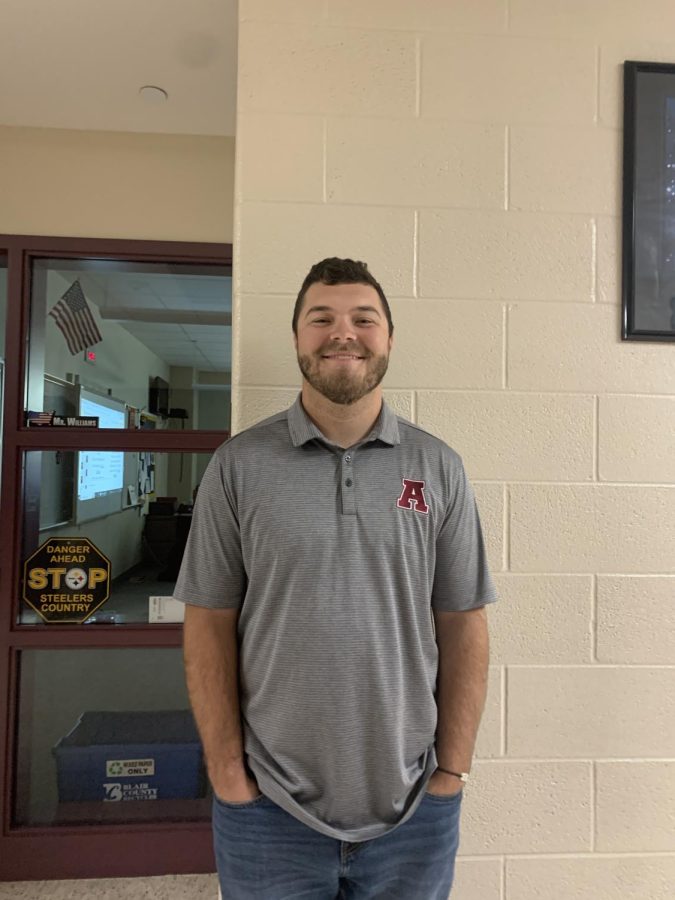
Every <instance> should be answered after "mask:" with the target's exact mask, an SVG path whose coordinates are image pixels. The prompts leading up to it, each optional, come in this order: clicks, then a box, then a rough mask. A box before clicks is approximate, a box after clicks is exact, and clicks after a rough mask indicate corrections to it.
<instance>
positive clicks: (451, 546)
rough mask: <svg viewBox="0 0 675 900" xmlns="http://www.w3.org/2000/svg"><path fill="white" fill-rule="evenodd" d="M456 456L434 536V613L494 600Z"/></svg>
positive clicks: (482, 545)
mask: <svg viewBox="0 0 675 900" xmlns="http://www.w3.org/2000/svg"><path fill="white" fill-rule="evenodd" d="M456 459H457V464H456V466H453V468H454V469H455V474H454V478H453V480H452V482H451V484H452V491H451V497H450V500H449V503H448V508H447V512H446V516H445V519H444V521H443V524H442V525H441V528H440V531H439V534H438V537H437V539H436V567H435V570H434V586H433V590H432V594H431V605H432V607H433V609H435V610H437V611H438V612H453V611H457V612H459V611H461V610H468V609H475V608H476V607H479V606H484V605H485V604H486V603H494V602H495V600H497V592H496V590H495V587H494V584H493V583H492V578H491V577H490V571H489V569H488V564H487V559H486V554H485V542H484V541H483V532H482V529H481V524H480V516H479V515H478V508H477V506H476V499H475V497H474V493H473V489H472V487H471V484H470V483H469V479H468V478H467V476H466V472H465V471H464V466H463V464H462V462H461V460H459V458H456Z"/></svg>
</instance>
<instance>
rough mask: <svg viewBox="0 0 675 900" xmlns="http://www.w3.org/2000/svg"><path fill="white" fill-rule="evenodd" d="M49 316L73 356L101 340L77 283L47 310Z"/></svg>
mask: <svg viewBox="0 0 675 900" xmlns="http://www.w3.org/2000/svg"><path fill="white" fill-rule="evenodd" d="M49 315H50V316H52V318H53V319H54V321H55V322H56V324H57V325H58V327H59V328H60V329H61V331H62V332H63V336H64V338H65V339H66V343H67V344H68V349H69V350H70V352H71V353H72V354H73V356H75V354H76V353H81V352H82V350H86V349H87V347H93V346H94V344H98V343H100V342H101V341H102V340H103V338H102V336H101V332H100V331H99V330H98V328H97V327H96V322H95V321H94V317H93V316H92V314H91V310H90V309H89V307H88V306H87V301H86V300H85V299H84V294H83V293H82V288H81V287H80V282H79V281H74V282H73V283H72V284H71V286H70V287H69V288H68V290H67V291H66V292H65V294H64V295H63V297H61V299H60V300H59V302H58V303H56V304H55V306H54V307H53V308H52V309H50V310H49Z"/></svg>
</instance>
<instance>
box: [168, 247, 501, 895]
mask: <svg viewBox="0 0 675 900" xmlns="http://www.w3.org/2000/svg"><path fill="white" fill-rule="evenodd" d="M292 329H293V336H294V341H295V347H296V351H297V356H298V364H299V366H300V371H301V372H302V376H303V381H302V391H301V394H300V396H299V397H298V399H297V400H296V402H295V404H294V405H293V406H292V407H291V408H290V409H289V410H286V411H284V412H282V413H278V414H277V415H275V416H272V417H271V418H269V419H266V420H265V421H264V422H261V423H259V424H258V425H256V426H254V427H253V428H249V429H248V430H246V431H244V432H242V433H241V434H238V435H236V436H235V437H233V438H231V439H230V440H229V441H227V442H226V443H225V444H223V445H222V446H221V447H220V448H219V449H218V450H217V451H216V453H215V455H214V457H213V459H212V461H211V463H210V464H209V468H208V469H207V472H206V473H205V475H204V478H203V480H202V482H201V485H200V489H199V496H198V500H197V503H196V506H195V511H194V518H193V525H192V530H191V533H190V538H189V541H188V546H187V549H186V553H185V556H184V558H183V565H182V568H181V573H180V577H179V580H178V583H177V585H176V593H175V596H176V597H177V598H178V599H179V600H182V601H183V602H185V603H186V604H187V606H186V613H185V632H184V635H185V664H186V673H187V681H188V688H189V691H190V698H191V702H192V706H193V710H194V713H195V718H196V721H197V724H198V726H199V731H200V734H201V737H202V742H203V745H204V752H205V756H206V761H207V766H208V771H209V777H210V779H211V783H212V786H213V791H214V813H213V829H214V846H215V852H216V860H217V865H218V872H219V877H220V883H221V890H222V893H223V897H224V898H225V897H226V898H228V900H294V898H300V897H306V898H308V900H339V898H344V900H347V898H349V900H447V897H448V893H449V891H450V888H451V885H452V879H453V872H454V862H455V854H456V851H457V846H458V841H459V816H460V807H461V801H462V789H463V784H464V782H465V781H466V780H467V779H468V772H469V769H470V767H471V760H472V756H473V749H474V744H475V739H476V733H477V730H478V724H479V722H480V717H481V714H482V710H483V705H484V702H485V691H486V679H487V665H488V636H487V623H486V615H485V606H486V604H488V603H491V602H492V601H494V600H495V599H496V595H495V591H494V587H493V585H492V582H491V579H490V575H489V572H488V568H487V563H486V560H485V549H484V545H483V538H482V533H481V527H480V522H479V517H478V512H477V510H476V504H475V500H474V497H473V492H472V490H471V486H470V484H469V482H468V480H467V478H466V475H465V472H464V468H463V465H462V462H461V459H460V458H459V456H458V455H457V454H456V453H455V452H454V451H453V450H451V449H450V448H449V447H448V446H447V445H446V444H444V443H443V442H442V441H440V440H439V439H438V438H436V437H434V436H433V435H430V434H429V433H428V432H426V431H424V430H423V429H420V428H419V427H417V426H416V425H414V424H412V423H410V422H407V421H406V420H404V419H401V418H399V417H397V416H396V415H394V413H393V412H392V411H391V409H389V407H388V406H387V405H386V403H385V402H384V401H383V397H382V387H381V383H382V379H383V378H384V376H385V373H386V371H387V366H388V362H389V354H390V352H391V349H392V345H393V334H394V326H393V322H392V317H391V311H390V308H389V304H388V302H387V299H386V296H385V294H384V292H383V290H382V288H381V287H380V285H379V284H378V282H377V281H376V280H375V278H373V276H372V275H371V273H370V272H369V270H368V268H367V266H366V265H365V264H364V263H360V262H354V261H353V260H349V259H336V258H332V259H326V260H323V261H322V262H320V263H317V264H316V265H315V266H313V267H312V269H311V270H310V272H309V274H308V275H307V277H306V278H305V280H304V283H303V285H302V287H301V289H300V292H299V294H298V298H297V300H296V304H295V309H294V313H293V321H292Z"/></svg>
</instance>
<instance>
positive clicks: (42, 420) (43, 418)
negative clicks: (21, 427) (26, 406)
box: [27, 411, 54, 425]
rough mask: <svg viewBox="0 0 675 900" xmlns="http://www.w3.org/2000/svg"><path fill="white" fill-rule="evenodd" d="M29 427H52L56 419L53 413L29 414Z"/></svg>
mask: <svg viewBox="0 0 675 900" xmlns="http://www.w3.org/2000/svg"><path fill="white" fill-rule="evenodd" d="M27 418H28V424H29V425H51V424H52V420H53V418H54V413H53V412H30V411H29V412H28V416H27Z"/></svg>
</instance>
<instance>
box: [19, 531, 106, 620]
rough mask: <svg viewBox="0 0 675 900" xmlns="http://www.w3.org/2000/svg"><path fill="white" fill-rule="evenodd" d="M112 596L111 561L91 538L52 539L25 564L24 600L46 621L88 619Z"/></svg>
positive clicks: (39, 548)
mask: <svg viewBox="0 0 675 900" xmlns="http://www.w3.org/2000/svg"><path fill="white" fill-rule="evenodd" d="M109 596H110V560H109V559H108V557H107V556H104V555H103V554H102V553H101V551H100V550H99V549H98V547H96V546H95V545H94V544H92V542H91V541H90V540H89V538H83V537H59V538H51V539H50V540H48V541H45V542H44V544H42V546H41V547H38V549H37V550H36V551H35V553H33V555H32V556H29V557H28V559H27V560H26V562H25V563H24V565H23V599H24V600H25V601H26V603H28V604H29V606H32V607H33V609H34V610H35V611H36V612H37V613H38V614H39V615H40V616H41V617H42V618H43V619H44V620H45V622H77V623H78V624H79V623H81V622H84V621H85V619H88V618H89V616H90V615H91V614H92V613H93V612H94V611H95V610H97V609H98V608H99V606H102V605H103V604H104V603H105V601H106V600H107V599H108V597H109Z"/></svg>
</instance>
